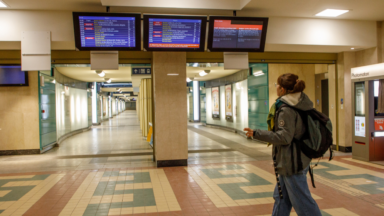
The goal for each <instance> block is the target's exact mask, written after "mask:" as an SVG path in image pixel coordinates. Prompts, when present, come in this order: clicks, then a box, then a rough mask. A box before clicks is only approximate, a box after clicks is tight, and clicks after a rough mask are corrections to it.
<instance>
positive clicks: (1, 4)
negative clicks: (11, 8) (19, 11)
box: [0, 1, 8, 8]
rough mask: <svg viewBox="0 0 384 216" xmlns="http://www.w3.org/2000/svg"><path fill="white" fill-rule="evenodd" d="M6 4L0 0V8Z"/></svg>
mask: <svg viewBox="0 0 384 216" xmlns="http://www.w3.org/2000/svg"><path fill="white" fill-rule="evenodd" d="M6 7H8V5H6V4H5V3H4V2H3V1H0V8H6Z"/></svg>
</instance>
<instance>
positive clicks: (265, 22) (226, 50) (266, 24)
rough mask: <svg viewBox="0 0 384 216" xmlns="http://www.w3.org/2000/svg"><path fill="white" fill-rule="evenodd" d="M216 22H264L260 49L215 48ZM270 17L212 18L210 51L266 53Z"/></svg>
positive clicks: (209, 41) (209, 31)
mask: <svg viewBox="0 0 384 216" xmlns="http://www.w3.org/2000/svg"><path fill="white" fill-rule="evenodd" d="M215 20H244V21H261V22H263V30H262V32H261V40H260V48H259V49H242V48H213V47H212V46H213V33H214V23H215ZM268 21H269V18H268V17H229V16H210V17H209V30H208V50H209V51H211V52H264V49H265V40H266V38H267V31H268Z"/></svg>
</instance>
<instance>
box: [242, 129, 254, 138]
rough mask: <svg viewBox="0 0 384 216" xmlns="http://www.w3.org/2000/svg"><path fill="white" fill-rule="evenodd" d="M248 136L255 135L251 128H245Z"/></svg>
mask: <svg viewBox="0 0 384 216" xmlns="http://www.w3.org/2000/svg"><path fill="white" fill-rule="evenodd" d="M244 131H245V132H246V135H247V137H253V130H252V129H251V128H244Z"/></svg>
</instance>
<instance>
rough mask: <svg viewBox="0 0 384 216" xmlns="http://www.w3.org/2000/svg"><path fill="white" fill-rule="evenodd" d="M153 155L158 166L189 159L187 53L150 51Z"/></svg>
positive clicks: (182, 162)
mask: <svg viewBox="0 0 384 216" xmlns="http://www.w3.org/2000/svg"><path fill="white" fill-rule="evenodd" d="M152 55H153V57H152V73H153V74H152V86H153V101H154V104H153V107H154V110H153V113H154V154H155V160H156V163H157V166H158V167H167V166H186V165H187V159H188V134H187V126H188V125H187V118H186V117H187V97H186V96H185V88H186V76H187V67H186V63H187V62H186V59H187V56H186V53H185V52H153V54H152Z"/></svg>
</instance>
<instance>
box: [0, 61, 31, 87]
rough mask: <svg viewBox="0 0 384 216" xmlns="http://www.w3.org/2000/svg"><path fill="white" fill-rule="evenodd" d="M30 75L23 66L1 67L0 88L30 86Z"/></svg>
mask: <svg viewBox="0 0 384 216" xmlns="http://www.w3.org/2000/svg"><path fill="white" fill-rule="evenodd" d="M28 84H29V83H28V73H27V72H25V71H22V70H21V66H0V86H28Z"/></svg>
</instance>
